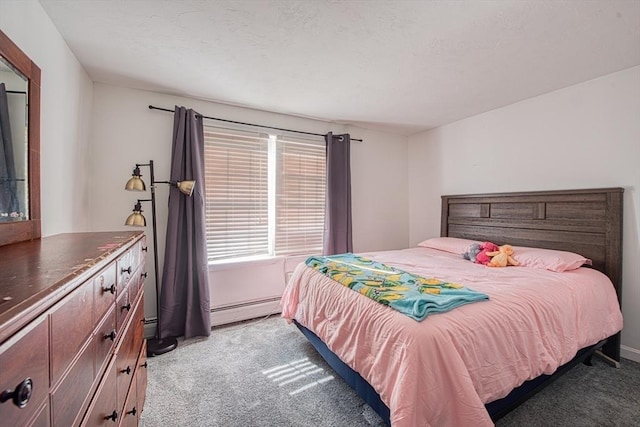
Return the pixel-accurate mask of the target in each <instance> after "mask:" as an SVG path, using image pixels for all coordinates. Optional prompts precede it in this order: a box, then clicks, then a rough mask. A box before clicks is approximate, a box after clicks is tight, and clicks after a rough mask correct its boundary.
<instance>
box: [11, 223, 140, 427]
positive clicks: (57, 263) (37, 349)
mask: <svg viewBox="0 0 640 427" xmlns="http://www.w3.org/2000/svg"><path fill="white" fill-rule="evenodd" d="M146 251H147V245H146V240H145V236H144V234H143V233H142V232H108V233H72V234H60V235H56V236H52V237H46V238H43V239H39V240H34V241H31V242H23V243H16V244H12V245H7V246H0V424H2V425H6V426H12V427H14V426H60V427H68V426H136V425H138V419H139V415H140V411H141V410H142V407H143V405H144V399H145V391H146V385H147V370H146V367H147V363H146V344H145V340H144V286H143V284H144V279H145V277H146V270H145V254H146Z"/></svg>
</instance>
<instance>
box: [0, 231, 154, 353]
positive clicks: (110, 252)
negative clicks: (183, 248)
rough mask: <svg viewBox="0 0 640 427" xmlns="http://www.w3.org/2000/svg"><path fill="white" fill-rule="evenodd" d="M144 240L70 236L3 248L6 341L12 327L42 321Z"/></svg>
mask: <svg viewBox="0 0 640 427" xmlns="http://www.w3.org/2000/svg"><path fill="white" fill-rule="evenodd" d="M141 235H142V232H141V231H121V232H95V233H67V234H58V235H55V236H50V237H45V238H42V239H37V240H33V241H29V242H21V243H14V244H11V245H6V246H0V342H2V341H3V339H2V338H6V337H3V335H4V333H2V332H5V331H3V330H5V329H6V328H5V326H6V324H7V323H8V322H12V321H16V319H19V318H22V317H25V319H24V321H29V320H31V319H33V318H35V317H37V316H38V315H39V314H40V313H42V312H44V311H45V310H46V309H47V308H49V307H51V306H52V305H53V304H55V303H56V302H57V301H59V300H60V299H61V298H63V297H64V296H65V295H66V294H68V293H69V292H70V291H71V290H73V288H75V287H76V286H78V285H79V284H80V283H78V282H79V281H83V280H86V278H88V277H89V276H90V275H92V274H94V273H96V272H98V271H99V270H100V269H101V268H102V267H104V266H106V264H107V263H108V262H109V261H110V260H113V259H115V258H117V257H118V256H119V254H120V253H121V252H123V251H124V249H125V248H126V247H128V246H129V244H130V243H133V242H135V241H136V240H138V239H139V238H140V237H141ZM76 279H77V280H76ZM19 323H23V322H22V321H20V322H19ZM12 329H13V328H12Z"/></svg>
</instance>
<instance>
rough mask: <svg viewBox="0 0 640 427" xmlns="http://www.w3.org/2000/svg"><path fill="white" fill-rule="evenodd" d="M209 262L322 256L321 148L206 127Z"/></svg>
mask: <svg viewBox="0 0 640 427" xmlns="http://www.w3.org/2000/svg"><path fill="white" fill-rule="evenodd" d="M204 146H205V150H204V151H205V156H204V157H205V181H206V182H205V186H206V213H205V215H206V223H207V224H206V233H207V251H208V257H209V261H210V262H212V261H220V260H229V259H239V258H240V259H242V258H244V259H247V258H249V259H250V258H251V257H266V256H278V255H293V254H314V253H320V252H322V235H323V228H324V203H325V187H326V176H325V174H326V158H325V146H324V142H323V141H309V140H305V139H298V138H291V137H283V136H277V135H268V134H265V133H257V132H243V131H236V130H222V129H219V128H215V127H210V126H205V129H204Z"/></svg>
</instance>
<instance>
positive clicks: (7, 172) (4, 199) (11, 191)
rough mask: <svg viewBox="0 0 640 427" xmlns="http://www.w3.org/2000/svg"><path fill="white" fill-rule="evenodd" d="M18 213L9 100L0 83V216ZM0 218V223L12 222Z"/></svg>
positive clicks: (6, 217) (4, 217)
mask: <svg viewBox="0 0 640 427" xmlns="http://www.w3.org/2000/svg"><path fill="white" fill-rule="evenodd" d="M13 212H15V213H18V212H20V203H19V201H18V187H17V183H16V165H15V160H14V156H13V139H12V138H11V126H10V124H9V100H8V99H7V92H6V88H5V85H4V83H0V214H11V213H13ZM12 219H13V218H10V217H8V216H0V221H3V220H12Z"/></svg>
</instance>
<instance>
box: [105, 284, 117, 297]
mask: <svg viewBox="0 0 640 427" xmlns="http://www.w3.org/2000/svg"><path fill="white" fill-rule="evenodd" d="M102 291H103V292H111V293H112V294H115V293H116V285H115V283H114V284H113V285H111V286H109V287H106V288H102Z"/></svg>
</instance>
